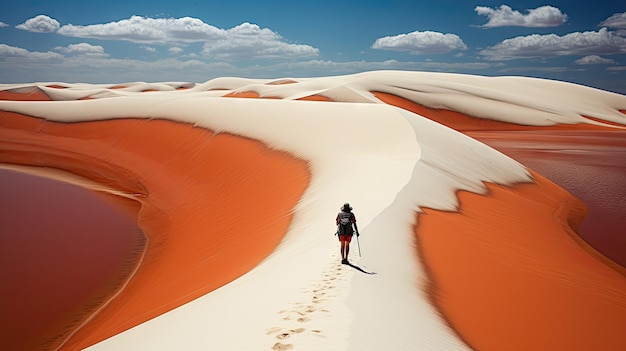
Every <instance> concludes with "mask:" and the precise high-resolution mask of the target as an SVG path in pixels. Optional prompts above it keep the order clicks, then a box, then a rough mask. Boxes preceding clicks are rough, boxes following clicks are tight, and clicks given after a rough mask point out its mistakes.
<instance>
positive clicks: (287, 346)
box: [272, 342, 293, 351]
mask: <svg viewBox="0 0 626 351" xmlns="http://www.w3.org/2000/svg"><path fill="white" fill-rule="evenodd" d="M291 349H293V345H291V344H283V343H280V342H277V343H275V344H274V346H272V350H276V351H282V350H291Z"/></svg>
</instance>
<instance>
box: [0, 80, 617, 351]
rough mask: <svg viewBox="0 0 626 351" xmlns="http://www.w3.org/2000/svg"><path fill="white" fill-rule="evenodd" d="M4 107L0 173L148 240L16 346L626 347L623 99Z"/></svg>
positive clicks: (264, 97) (141, 92) (333, 99)
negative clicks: (344, 248)
mask: <svg viewBox="0 0 626 351" xmlns="http://www.w3.org/2000/svg"><path fill="white" fill-rule="evenodd" d="M0 89H2V91H1V92H0V99H2V100H7V101H0V111H2V112H0V163H2V164H4V166H5V167H9V168H12V169H16V170H19V171H20V172H28V173H37V174H39V175H45V176H47V177H52V178H56V179H60V180H63V181H65V182H70V183H74V184H78V185H80V186H82V187H85V188H87V189H90V190H91V191H92V192H93V193H94V194H101V197H104V198H105V199H106V201H107V204H108V205H111V204H113V205H114V206H115V208H117V209H118V210H121V211H124V213H126V215H128V214H129V213H130V214H131V215H133V216H135V217H134V218H136V222H137V224H138V226H139V228H141V230H142V231H143V233H144V235H145V238H146V240H145V241H141V240H140V241H139V242H138V243H137V244H135V245H134V246H133V248H134V251H133V250H131V251H132V252H140V255H136V259H133V260H130V261H125V264H124V265H123V267H122V268H119V269H118V270H117V272H118V273H116V274H117V275H116V277H117V278H116V279H118V283H116V284H112V283H110V282H109V283H106V281H104V280H103V281H102V282H104V284H105V285H107V284H108V286H113V287H115V288H114V289H113V290H114V291H113V292H106V293H105V292H102V291H98V292H97V293H93V294H92V296H91V297H92V298H95V299H96V300H97V301H104V302H102V303H99V304H96V305H94V304H91V305H89V304H78V305H79V306H78V307H76V308H75V309H73V310H72V315H73V316H76V315H77V313H78V315H80V316H81V317H80V318H74V319H73V320H64V319H63V318H60V319H59V320H58V321H57V322H49V323H50V324H49V327H50V328H49V329H48V331H47V333H43V332H41V331H40V330H42V329H41V328H43V327H37V328H39V329H36V328H31V329H30V330H28V333H31V334H29V335H34V334H36V333H39V336H38V337H36V338H35V339H36V340H37V344H38V345H42V346H44V347H43V348H51V347H52V348H54V347H57V348H61V349H68V350H74V349H81V348H84V347H88V346H93V347H92V348H90V349H93V350H118V349H127V348H133V347H140V348H143V349H151V350H159V349H163V350H165V349H175V348H181V347H182V348H203V349H234V350H240V349H272V348H273V349H294V350H317V349H332V350H349V349H350V350H352V349H354V350H380V349H395V350H403V349H406V350H415V349H445V350H468V349H476V350H503V349H507V350H516V349H519V350H528V349H568V350H588V349H594V348H599V349H603V350H622V349H623V348H624V347H625V346H626V334H624V333H623V330H624V326H626V272H625V271H626V270H625V269H624V264H625V262H626V258H625V257H626V245H625V243H624V239H623V235H621V229H619V228H622V227H623V225H624V224H626V219H625V218H626V216H625V215H624V213H626V212H624V211H623V209H624V208H625V207H626V203H625V201H624V199H625V198H626V197H625V196H624V189H626V187H624V185H625V184H624V179H625V177H624V171H625V170H624V164H626V163H625V162H624V161H626V142H624V140H625V138H624V137H625V134H624V133H626V131H625V130H626V129H625V127H624V126H625V124H626V116H625V115H624V112H623V111H625V110H626V97H624V96H622V95H618V94H613V93H608V92H603V91H599V90H594V89H590V88H586V87H582V86H577V85H573V84H568V83H561V82H554V81H546V80H540V79H531V78H522V77H499V78H487V77H479V76H468V75H456V74H437V73H423V72H398V71H381V72H366V73H362V74H356V75H351V76H337V77H321V78H310V79H295V78H285V79H279V80H252V79H244V78H219V79H214V80H210V81H208V82H206V83H203V84H193V83H125V84H119V85H115V86H112V85H89V84H80V85H78V84H66V83H59V82H57V83H45V84H44V83H32V84H22V85H2V86H0ZM8 100H15V101H8ZM18 100H19V101H18ZM37 100H39V101H37ZM46 101H47V102H46ZM477 140H478V141H477ZM482 142H484V144H483V143H482ZM487 145H488V146H487ZM11 172H13V171H11ZM12 174H13V173H12ZM12 182H13V181H12ZM115 198H117V199H118V200H112V199H115ZM119 199H122V200H119ZM345 201H350V202H351V204H353V206H354V207H355V211H356V213H357V217H358V219H359V229H360V230H361V233H362V234H363V235H361V237H360V243H359V244H360V247H362V248H363V251H364V252H363V255H362V257H359V256H356V252H354V251H355V250H354V249H353V250H352V251H353V253H352V254H351V255H352V256H351V257H352V258H351V260H352V261H351V262H352V265H353V266H352V267H350V266H342V265H340V264H338V263H337V262H336V261H337V257H336V256H337V255H336V250H337V248H338V247H337V245H338V244H337V242H336V239H335V238H333V237H332V232H334V223H333V221H334V216H335V215H336V211H337V209H338V207H339V206H340V205H341V204H342V203H343V202H345ZM130 203H133V204H137V205H129V204H130ZM25 211H26V212H25V213H27V211H29V210H25ZM31 211H37V212H42V211H43V212H45V211H46V210H41V209H35V208H31ZM68 217H69V218H72V217H71V215H68ZM2 239H3V240H5V241H7V242H9V243H10V242H12V239H10V238H9V239H7V238H6V237H3V238H2ZM48 239H49V238H48ZM53 248H54V245H51V249H53ZM11 260H12V262H13V263H9V264H15V262H16V261H18V260H19V257H17V258H12V259H11ZM31 260H33V261H34V260H36V258H32V259H31ZM355 268H358V269H355ZM3 273H4V272H3ZM124 277H130V278H129V279H126V278H124ZM20 279H23V280H26V279H28V277H27V276H26V275H22V276H19V274H18V277H16V278H14V281H15V284H19V283H20ZM119 279H122V281H123V282H122V283H119ZM102 282H101V283H102ZM251 292H252V293H253V294H254V298H250V294H251ZM12 299H17V298H16V297H13V298H12ZM27 299H28V298H27V297H24V299H23V301H21V302H22V303H24V302H25V301H27ZM3 300H4V299H3ZM18 300H19V299H18ZM306 301H308V304H307V302H306ZM13 313H14V314H16V315H19V314H20V312H19V309H16V310H15V311H14V312H13ZM381 321H389V322H381ZM391 321H393V323H391ZM46 323H47V322H46ZM54 323H57V324H54ZM44 324H45V323H44ZM24 328H26V327H24ZM20 330H21V331H24V330H25V329H20ZM33 333H34V334H33ZM24 335H26V334H24ZM51 335H52V336H51ZM105 339H106V340H105ZM16 340H17V339H16ZM32 340H33V339H32V337H31V336H29V340H28V341H29V342H30V341H32ZM14 342H16V343H18V342H25V341H24V340H22V341H19V340H17V341H14ZM16 345H19V344H16Z"/></svg>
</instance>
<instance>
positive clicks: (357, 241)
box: [356, 235, 361, 257]
mask: <svg viewBox="0 0 626 351" xmlns="http://www.w3.org/2000/svg"><path fill="white" fill-rule="evenodd" d="M356 247H358V248H359V257H361V245H360V244H359V236H358V235H357V236H356Z"/></svg>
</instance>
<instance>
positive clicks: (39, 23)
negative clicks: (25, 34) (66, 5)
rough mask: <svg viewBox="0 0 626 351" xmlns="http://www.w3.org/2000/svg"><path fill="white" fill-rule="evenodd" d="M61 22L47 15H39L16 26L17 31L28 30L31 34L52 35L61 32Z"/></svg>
mask: <svg viewBox="0 0 626 351" xmlns="http://www.w3.org/2000/svg"><path fill="white" fill-rule="evenodd" d="M59 27H60V25H59V22H58V21H57V20H55V19H54V18H50V17H48V16H46V15H39V16H36V17H33V18H30V19H28V20H26V22H24V23H22V24H18V25H17V26H15V28H17V29H22V30H26V31H29V32H37V33H52V32H56V31H57V30H59Z"/></svg>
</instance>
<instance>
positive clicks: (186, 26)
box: [59, 16, 225, 44]
mask: <svg viewBox="0 0 626 351" xmlns="http://www.w3.org/2000/svg"><path fill="white" fill-rule="evenodd" d="M59 33H60V34H63V35H65V36H69V37H78V38H91V39H102V40H126V41H131V42H135V43H143V44H149V43H150V44H152V43H161V44H163V43H171V42H186V43H190V42H198V41H205V40H215V39H219V38H223V37H225V33H224V30H222V29H219V28H216V27H214V26H211V25H209V24H206V23H204V22H202V20H200V19H197V18H191V17H183V18H148V17H141V16H132V17H131V18H129V19H124V20H120V21H117V22H109V23H103V24H92V25H87V26H78V25H73V24H67V25H64V26H63V27H61V29H59Z"/></svg>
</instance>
